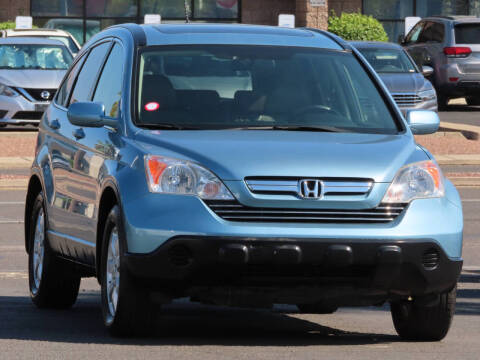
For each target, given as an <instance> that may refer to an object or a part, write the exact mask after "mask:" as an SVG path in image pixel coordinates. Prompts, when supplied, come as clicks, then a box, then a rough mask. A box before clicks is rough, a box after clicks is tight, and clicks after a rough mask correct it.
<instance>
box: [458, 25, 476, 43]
mask: <svg viewBox="0 0 480 360" xmlns="http://www.w3.org/2000/svg"><path fill="white" fill-rule="evenodd" d="M455 43H457V44H480V24H461V25H456V26H455Z"/></svg>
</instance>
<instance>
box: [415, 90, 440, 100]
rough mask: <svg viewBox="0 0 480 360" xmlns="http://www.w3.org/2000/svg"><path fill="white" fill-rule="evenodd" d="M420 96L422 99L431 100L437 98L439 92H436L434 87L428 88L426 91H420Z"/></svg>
mask: <svg viewBox="0 0 480 360" xmlns="http://www.w3.org/2000/svg"><path fill="white" fill-rule="evenodd" d="M418 96H420V98H421V99H422V101H429V100H434V99H436V98H437V94H436V93H435V90H434V89H430V90H426V91H420V92H419V93H418Z"/></svg>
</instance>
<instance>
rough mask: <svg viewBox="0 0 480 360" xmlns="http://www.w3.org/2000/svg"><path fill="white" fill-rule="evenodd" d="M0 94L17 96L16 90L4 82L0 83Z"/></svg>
mask: <svg viewBox="0 0 480 360" xmlns="http://www.w3.org/2000/svg"><path fill="white" fill-rule="evenodd" d="M0 95H3V96H9V97H14V96H18V95H19V94H18V92H16V91H15V90H13V89H12V88H11V87H9V86H7V85H4V84H0Z"/></svg>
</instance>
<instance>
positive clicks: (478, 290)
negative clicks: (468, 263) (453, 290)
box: [455, 270, 480, 315]
mask: <svg viewBox="0 0 480 360" xmlns="http://www.w3.org/2000/svg"><path fill="white" fill-rule="evenodd" d="M459 283H460V284H461V285H464V284H479V285H476V286H475V285H470V286H469V285H467V286H468V287H467V288H465V286H462V288H460V289H458V290H457V304H456V311H455V313H456V314H458V315H480V270H463V272H462V275H460V279H459ZM472 287H475V288H472Z"/></svg>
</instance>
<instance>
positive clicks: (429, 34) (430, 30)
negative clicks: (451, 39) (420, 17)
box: [418, 22, 445, 43]
mask: <svg viewBox="0 0 480 360" xmlns="http://www.w3.org/2000/svg"><path fill="white" fill-rule="evenodd" d="M444 36H445V27H444V26H443V24H438V23H434V22H429V23H427V25H426V26H425V27H424V28H423V31H422V33H421V34H420V36H419V38H418V42H421V43H432V42H434V43H441V42H443V38H444Z"/></svg>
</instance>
